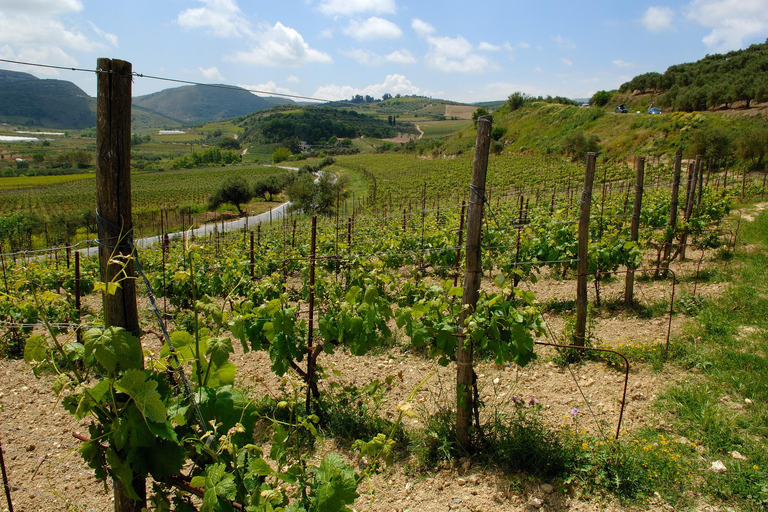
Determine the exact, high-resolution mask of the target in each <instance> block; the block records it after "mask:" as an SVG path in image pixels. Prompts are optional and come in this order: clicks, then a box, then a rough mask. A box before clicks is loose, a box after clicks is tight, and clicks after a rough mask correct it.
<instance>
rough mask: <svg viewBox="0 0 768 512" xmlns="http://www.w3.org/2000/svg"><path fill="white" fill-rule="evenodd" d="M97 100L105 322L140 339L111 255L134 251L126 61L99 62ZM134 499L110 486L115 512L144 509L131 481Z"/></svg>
mask: <svg viewBox="0 0 768 512" xmlns="http://www.w3.org/2000/svg"><path fill="white" fill-rule="evenodd" d="M97 68H98V69H99V73H98V82H97V90H98V97H97V99H96V205H97V215H98V217H99V223H98V224H99V229H98V233H99V240H100V241H101V245H100V246H99V264H100V269H101V280H102V281H103V282H105V283H109V282H111V281H113V280H114V279H121V278H122V280H121V282H120V287H119V288H117V290H116V292H115V293H114V295H110V294H108V293H105V294H104V323H105V325H107V326H116V327H123V328H124V329H126V330H127V331H128V332H131V333H133V334H134V335H135V336H140V335H141V329H140V328H139V315H138V310H137V306H136V280H135V279H134V270H133V263H132V262H131V261H130V259H129V260H128V263H127V264H126V266H125V273H126V275H127V278H125V276H121V275H120V272H122V271H123V268H122V267H121V266H120V265H117V264H115V263H110V262H111V261H114V258H115V257H116V256H125V257H130V255H131V253H132V251H133V248H132V243H133V232H132V230H133V219H132V217H131V82H132V80H133V76H132V74H131V72H132V66H131V63H130V62H126V61H122V60H112V59H98V62H97ZM132 485H133V488H134V490H135V491H136V494H138V495H139V497H140V499H139V500H132V499H130V498H128V497H127V496H126V495H125V494H124V493H123V490H122V486H121V485H119V484H118V482H115V486H114V497H115V512H139V511H141V509H142V508H144V507H145V506H146V503H145V502H146V494H147V489H146V482H145V480H144V478H143V476H137V477H135V478H134V480H133V482H132Z"/></svg>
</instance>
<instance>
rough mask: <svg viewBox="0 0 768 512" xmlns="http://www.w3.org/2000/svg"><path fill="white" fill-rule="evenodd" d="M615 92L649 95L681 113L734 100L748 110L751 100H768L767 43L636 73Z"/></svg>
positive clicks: (730, 103) (718, 106)
mask: <svg viewBox="0 0 768 512" xmlns="http://www.w3.org/2000/svg"><path fill="white" fill-rule="evenodd" d="M619 93H621V94H632V95H636V94H644V93H645V94H652V95H654V96H655V98H654V100H655V102H656V105H657V106H661V107H666V108H668V109H674V110H681V111H685V112H692V111H695V110H707V109H728V108H729V107H732V106H734V105H733V104H734V103H737V102H739V103H740V106H743V107H744V108H747V109H748V108H750V107H751V106H752V102H753V101H754V102H758V103H762V102H766V101H768V42H766V43H763V44H753V45H752V46H750V47H749V48H746V49H744V50H736V51H732V52H728V53H725V54H714V55H707V56H706V57H704V58H703V59H700V60H698V61H696V62H688V63H684V64H676V65H674V66H670V67H669V68H667V70H666V71H665V72H664V73H656V72H651V73H643V74H641V75H637V76H636V77H634V78H633V79H632V80H630V81H628V82H625V83H624V84H622V85H621V87H620V88H619Z"/></svg>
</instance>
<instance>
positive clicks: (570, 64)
mask: <svg viewBox="0 0 768 512" xmlns="http://www.w3.org/2000/svg"><path fill="white" fill-rule="evenodd" d="M560 62H562V63H563V64H565V65H566V66H573V61H572V60H568V59H560Z"/></svg>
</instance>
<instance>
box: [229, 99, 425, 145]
mask: <svg viewBox="0 0 768 512" xmlns="http://www.w3.org/2000/svg"><path fill="white" fill-rule="evenodd" d="M241 124H242V126H243V127H244V128H245V130H244V132H243V135H242V137H241V139H242V140H243V141H246V142H252V143H259V144H265V143H266V144H269V143H283V142H285V141H287V140H289V139H292V138H296V139H298V140H303V141H306V142H309V143H310V144H317V143H325V142H326V141H328V139H329V138H331V137H337V138H339V139H343V138H350V139H354V138H357V137H360V136H365V137H374V138H379V139H381V138H388V137H395V136H396V135H397V133H398V132H408V133H417V130H416V127H415V126H413V125H412V124H411V123H403V124H400V123H399V122H398V124H397V125H396V126H392V125H391V124H389V122H388V121H386V120H382V119H378V118H376V117H372V116H370V115H365V114H360V113H358V112H356V111H354V110H347V109H341V108H331V107H305V108H302V109H294V110H290V111H283V112H270V113H268V114H254V115H251V116H248V118H247V119H245V120H244V121H243V122H242V123H241Z"/></svg>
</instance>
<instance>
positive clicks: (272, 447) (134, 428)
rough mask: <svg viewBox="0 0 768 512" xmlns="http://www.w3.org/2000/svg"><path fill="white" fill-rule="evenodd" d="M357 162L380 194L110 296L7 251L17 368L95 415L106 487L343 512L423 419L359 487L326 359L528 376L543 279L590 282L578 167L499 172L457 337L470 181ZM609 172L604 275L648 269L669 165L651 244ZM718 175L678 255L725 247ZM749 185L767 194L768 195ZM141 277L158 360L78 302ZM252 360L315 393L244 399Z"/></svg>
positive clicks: (186, 257)
mask: <svg viewBox="0 0 768 512" xmlns="http://www.w3.org/2000/svg"><path fill="white" fill-rule="evenodd" d="M354 158H356V157H350V160H349V161H347V160H344V161H343V162H342V163H341V164H340V165H342V166H343V165H347V166H348V167H349V168H350V169H352V171H353V172H363V173H364V174H365V176H366V177H367V178H368V179H369V181H370V183H369V187H370V190H371V192H369V196H368V198H367V199H366V200H364V201H363V200H359V201H358V202H357V203H356V204H352V205H350V206H349V207H348V208H344V205H339V207H338V209H337V213H336V214H335V215H334V216H331V217H328V218H323V219H319V221H318V222H317V223H316V224H315V225H314V227H313V226H312V225H311V224H310V221H309V219H299V218H297V219H296V220H294V221H288V220H284V221H283V222H282V223H281V225H279V226H276V227H273V228H271V229H269V228H265V229H261V228H259V230H258V234H257V235H256V236H255V234H254V232H250V233H247V232H245V231H243V232H234V233H228V234H223V233H219V234H217V235H215V236H213V235H212V236H211V237H209V238H204V239H197V240H189V239H183V241H182V243H178V242H173V243H166V244H161V245H156V246H154V247H151V248H148V249H146V250H140V251H136V252H134V253H133V256H132V257H131V258H128V259H125V260H122V262H121V264H122V265H124V266H125V267H124V268H128V261H129V260H133V261H134V262H136V263H138V265H137V268H138V269H139V273H138V275H128V274H127V273H122V274H119V275H118V277H117V278H116V279H115V280H114V281H112V282H108V283H104V282H100V281H99V277H98V276H99V269H98V261H97V260H95V259H93V258H83V259H82V265H81V268H80V269H79V270H78V272H79V276H78V277H79V278H78V279H77V281H76V280H75V276H74V271H73V269H72V268H71V267H69V266H67V265H64V264H63V263H62V264H60V265H51V264H50V261H48V260H46V259H45V258H41V257H39V256H37V257H33V258H22V257H18V255H16V257H13V256H11V255H3V260H2V272H3V275H2V278H3V284H2V286H3V288H2V290H3V293H1V294H0V322H1V323H0V326H1V327H2V328H3V339H2V346H3V350H4V355H5V356H6V357H14V356H16V357H19V356H23V357H24V359H25V360H26V361H27V362H28V363H29V364H30V365H31V366H32V369H33V370H34V372H35V373H36V374H37V375H38V376H43V375H44V376H46V377H47V378H50V379H51V382H52V384H53V387H54V389H55V391H56V392H57V393H60V394H61V395H62V397H63V399H62V404H63V406H64V407H65V408H66V409H67V410H68V411H69V412H70V413H71V414H72V415H74V416H75V417H77V418H80V419H82V418H86V417H90V418H91V419H92V422H91V427H90V433H89V434H90V437H89V439H87V440H86V441H85V442H84V443H83V444H82V445H81V447H80V449H79V451H80V453H81V455H82V456H83V458H84V459H85V460H86V461H87V463H88V464H89V465H90V466H91V467H92V468H93V469H94V471H95V472H96V475H97V476H98V477H99V478H102V479H106V478H107V476H109V477H111V478H112V479H113V480H114V481H115V482H118V483H119V484H120V485H121V486H122V488H123V490H124V492H125V494H126V495H127V496H128V497H130V498H133V499H140V500H144V499H146V496H147V495H149V496H150V499H151V500H152V502H153V506H154V507H155V508H156V509H157V510H170V509H173V510H193V509H199V510H204V511H214V510H216V511H218V510H236V509H243V510H254V511H255V510H265V511H271V510H291V511H298V510H307V511H308V510H318V511H329V512H330V511H341V510H348V509H347V508H346V507H347V506H348V505H350V504H352V503H353V502H354V501H355V499H356V498H357V497H358V492H357V489H358V485H359V484H360V483H361V482H362V481H363V480H364V479H365V478H366V477H367V476H368V475H370V474H371V473H372V472H374V471H376V470H377V468H378V467H379V466H380V465H381V464H383V463H384V462H386V461H389V460H391V456H392V453H393V450H394V445H395V440H396V439H397V438H398V434H397V431H398V429H399V428H401V420H402V418H403V417H404V415H408V414H409V413H410V408H411V405H410V403H409V400H406V401H404V402H403V403H402V404H400V406H399V407H398V411H399V417H398V418H396V419H395V420H394V421H393V422H391V424H390V428H388V429H387V430H386V431H381V432H376V433H373V435H371V437H370V438H367V439H360V440H358V441H357V442H356V443H355V445H354V446H355V447H356V449H357V451H358V452H359V453H360V455H361V456H365V457H366V460H367V461H368V464H367V466H366V467H365V469H364V470H363V471H362V472H361V473H357V472H356V471H355V470H354V469H353V468H352V467H351V466H349V465H348V464H347V463H346V462H344V461H343V460H342V459H341V458H340V457H339V456H338V455H335V454H331V455H328V456H326V457H324V458H323V459H322V460H320V461H315V460H312V458H311V456H310V453H311V451H310V450H309V448H310V447H311V446H312V444H313V443H314V440H315V439H316V437H317V436H318V435H320V433H321V432H322V431H323V429H324V426H325V425H324V418H326V417H327V416H328V409H329V407H331V404H332V403H333V402H332V401H331V400H329V398H328V397H329V394H330V391H329V390H328V389H325V388H324V387H323V386H322V385H320V383H319V382H320V381H321V380H322V378H323V376H324V375H326V374H327V372H328V371H330V370H329V368H325V367H324V364H323V360H324V355H327V354H331V353H333V352H334V351H339V350H343V351H345V352H348V353H349V354H350V356H355V357H360V356H365V355H366V354H369V353H370V352H371V351H374V350H376V349H378V348H380V347H382V346H386V345H388V344H391V343H393V339H397V342H398V343H404V344H406V345H408V346H409V347H410V348H411V349H412V350H414V351H415V352H417V353H419V354H420V355H421V356H422V357H424V358H426V359H428V360H436V361H437V362H438V363H439V364H440V365H443V366H445V365H448V364H450V363H451V362H452V361H454V359H455V354H456V350H457V346H458V344H459V343H460V342H461V340H462V339H466V338H471V339H472V340H473V342H474V343H475V346H476V347H477V348H478V350H479V351H480V352H481V353H483V354H487V357H489V358H492V359H493V360H494V361H495V362H496V363H498V364H500V365H503V364H507V363H512V364H516V365H520V366H525V365H526V364H527V363H528V362H530V361H531V360H532V358H534V357H535V352H534V346H535V343H534V342H535V340H536V338H537V337H542V336H544V331H545V325H544V321H543V318H542V315H541V311H540V307H539V306H540V305H539V303H538V302H537V300H536V298H535V296H534V293H533V292H532V291H530V287H531V285H532V284H533V283H535V282H536V279H537V277H538V276H540V275H541V274H544V273H547V272H551V273H553V274H556V275H558V276H561V277H567V276H569V275H570V276H572V275H573V274H574V271H575V269H576V264H577V253H576V248H577V244H578V239H577V226H576V221H575V218H576V210H577V209H578V203H579V200H578V197H576V198H575V199H574V194H575V191H578V193H580V188H579V185H578V182H579V179H580V175H579V172H578V171H577V168H575V167H573V166H571V165H569V164H563V163H556V164H552V165H553V166H554V168H553V169H548V170H547V172H543V171H542V170H541V168H538V167H537V166H533V165H531V161H529V160H526V159H521V160H519V161H517V160H516V161H515V164H514V165H515V166H516V167H515V169H514V170H513V171H509V170H505V172H503V173H502V172H494V167H493V165H492V166H491V169H490V170H489V175H491V176H515V178H514V180H513V181H505V182H495V181H493V180H494V179H497V178H493V179H492V180H491V183H492V185H491V188H490V190H491V191H492V192H491V194H493V196H491V197H486V224H485V225H484V227H483V242H482V246H483V255H482V262H483V272H484V274H485V275H487V276H488V277H489V278H490V279H488V280H487V282H488V285H487V286H485V285H484V286H483V289H482V293H481V297H480V301H479V302H478V305H477V307H476V309H475V311H474V312H473V313H472V315H470V316H469V318H468V319H467V321H466V322H465V324H464V325H459V322H458V319H459V316H460V313H461V307H462V306H461V292H462V290H461V288H460V287H458V286H457V283H458V278H459V276H460V275H461V273H462V265H461V261H462V258H461V252H462V249H463V248H462V236H463V233H462V229H463V226H464V220H463V215H464V213H465V207H464V206H463V205H461V204H460V201H461V192H459V191H461V190H462V189H463V187H465V186H466V183H465V181H466V180H465V179H463V180H462V179H459V178H458V176H459V173H458V172H448V170H447V166H452V165H455V164H453V163H450V162H448V163H441V164H440V166H439V167H438V166H430V167H429V169H426V170H422V171H421V172H419V169H418V167H420V166H421V162H418V161H416V162H415V163H412V165H415V166H416V167H417V170H416V172H412V171H413V170H412V169H407V170H402V169H401V170H399V171H398V170H396V169H394V168H386V169H384V168H383V165H384V164H383V163H382V164H381V165H382V167H377V166H376V165H377V164H376V163H375V162H374V164H373V165H372V164H371V163H370V162H368V161H366V162H367V163H366V164H365V167H361V166H362V165H363V163H362V162H357V161H354ZM387 158H388V159H391V158H392V157H391V156H387ZM544 162H546V163H547V164H548V165H549V162H547V161H544V160H541V161H540V163H544ZM389 165H392V164H391V163H390V164H389ZM495 165H504V162H502V161H501V160H497V161H496V163H495ZM518 166H519V167H518ZM457 167H459V166H458V165H457ZM600 171H603V172H602V178H603V183H602V187H596V191H595V193H593V200H592V202H591V208H592V219H593V221H592V223H591V225H590V229H589V236H590V245H589V253H588V261H589V273H590V274H592V275H595V276H597V275H598V273H599V272H609V271H614V270H617V269H619V268H624V267H626V268H632V269H633V268H638V267H640V266H641V264H642V261H643V259H644V258H646V257H647V254H648V253H647V250H648V248H649V247H652V248H656V257H657V258H661V251H660V250H659V249H658V248H659V247H661V246H663V244H664V241H665V240H668V239H669V233H668V231H667V230H668V228H667V224H668V218H669V214H670V204H671V197H670V191H669V189H668V188H666V187H664V186H660V185H663V184H665V183H667V182H668V180H669V178H670V176H669V170H668V169H666V168H665V167H663V166H658V167H656V168H654V172H651V173H649V177H648V181H647V184H648V185H649V186H648V190H647V192H646V196H645V200H644V205H643V209H642V212H641V224H642V230H641V237H640V240H639V241H638V242H634V241H632V240H631V239H630V234H629V225H628V221H629V216H630V213H631V204H630V205H629V210H628V205H627V202H628V199H627V197H628V194H629V192H628V190H629V189H628V187H627V186H626V184H625V182H623V181H620V180H623V179H625V178H626V177H627V173H626V169H624V168H622V167H620V166H615V167H610V168H609V167H606V168H605V169H600V168H599V169H598V173H600ZM622 173H623V174H622ZM581 176H583V174H582V175H581ZM505 179H507V178H505ZM719 179H720V176H719V175H713V177H712V182H710V183H709V184H708V185H707V186H706V187H703V191H702V194H701V197H700V200H699V203H698V205H697V206H696V208H695V211H694V212H693V214H692V215H691V216H690V217H689V218H688V220H685V221H681V222H680V223H679V224H678V226H677V232H676V233H673V239H676V242H675V243H676V244H678V245H679V244H680V243H686V244H695V245H699V246H708V247H715V246H718V245H720V244H723V243H724V236H723V235H724V233H725V232H724V231H723V229H722V222H723V220H724V218H725V217H726V215H727V214H728V213H729V210H730V197H731V196H732V195H733V194H737V193H738V191H734V190H733V189H731V190H730V191H726V189H725V188H724V187H722V186H720V184H719V181H718V180H719ZM571 181H572V184H571ZM512 183H514V184H512ZM752 186H753V187H756V190H759V189H760V184H759V182H755V183H754V184H753V185H752ZM403 190H411V191H414V193H413V194H412V197H408V194H407V193H403V192H402V191H403ZM373 191H375V192H373ZM763 192H764V190H763ZM489 195H490V194H489ZM681 195H682V196H683V198H682V200H681V201H680V202H679V204H680V205H681V208H682V206H683V205H684V204H685V197H684V196H685V192H684V191H682V192H681ZM494 196H495V197H494ZM454 199H455V200H454ZM446 205H449V206H446ZM345 214H346V215H345ZM683 235H685V237H683ZM729 236H730V234H729ZM675 237H676V238H675ZM51 254H53V253H51ZM126 279H139V280H141V281H145V282H146V284H147V285H148V286H146V288H144V291H143V292H142V295H143V298H142V301H145V302H148V303H149V309H148V311H147V314H148V315H150V314H151V316H149V318H148V320H147V323H148V325H146V326H145V327H144V330H145V331H149V330H153V331H161V332H166V329H169V330H170V332H169V333H167V334H166V335H163V336H162V337H163V338H164V344H163V348H162V350H159V351H151V350H148V349H146V348H142V344H141V341H140V339H139V338H138V337H136V336H134V335H133V334H131V333H128V332H126V331H124V330H122V329H119V328H105V327H104V318H103V317H102V315H101V313H100V312H98V311H96V310H92V309H89V308H88V307H87V306H85V307H83V308H82V309H81V310H79V311H78V310H77V309H76V306H75V304H76V303H77V304H79V300H78V301H76V297H75V295H76V289H77V290H78V291H77V294H79V295H81V296H88V295H91V294H95V296H96V297H98V295H99V294H109V293H113V292H114V290H115V289H116V288H118V287H120V286H121V283H122V282H124V280H126ZM595 280H596V281H599V277H597V278H596V279H595ZM310 311H311V312H312V314H310ZM238 345H239V348H240V349H242V351H243V352H244V353H248V352H251V351H263V352H265V353H266V354H268V356H269V359H270V361H271V370H272V372H273V373H274V374H275V375H277V376H283V375H286V374H290V373H292V374H293V375H296V376H297V377H298V380H299V383H300V384H299V385H297V386H296V387H294V388H292V390H288V391H287V393H286V394H285V395H284V396H279V397H270V396H252V395H251V394H249V393H247V392H246V391H245V389H244V388H242V387H240V386H239V385H238V384H239V378H238V368H237V367H236V366H235V364H234V363H233V362H232V360H231V358H232V355H233V354H234V353H235V351H236V347H237V346H238ZM424 377H425V380H426V379H427V378H429V375H425V376H424ZM380 384H381V383H380ZM417 389H418V387H417ZM412 397H413V394H412V395H411V398H412ZM477 418H478V422H479V421H480V416H479V415H477ZM476 426H477V427H480V425H479V424H477V425H476ZM267 432H268V433H269V435H267V434H266V433H267ZM479 432H480V429H479V428H478V429H477V431H476V432H475V435H479ZM264 446H267V447H268V448H264ZM182 469H183V470H184V473H185V474H186V475H188V478H187V479H183V478H182V477H181V472H182ZM147 477H151V478H152V481H153V488H152V490H151V492H149V493H148V492H147V490H146V489H145V487H144V481H145V480H146V478H147ZM180 487H181V488H182V489H185V491H178V489H179V488H180Z"/></svg>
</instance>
